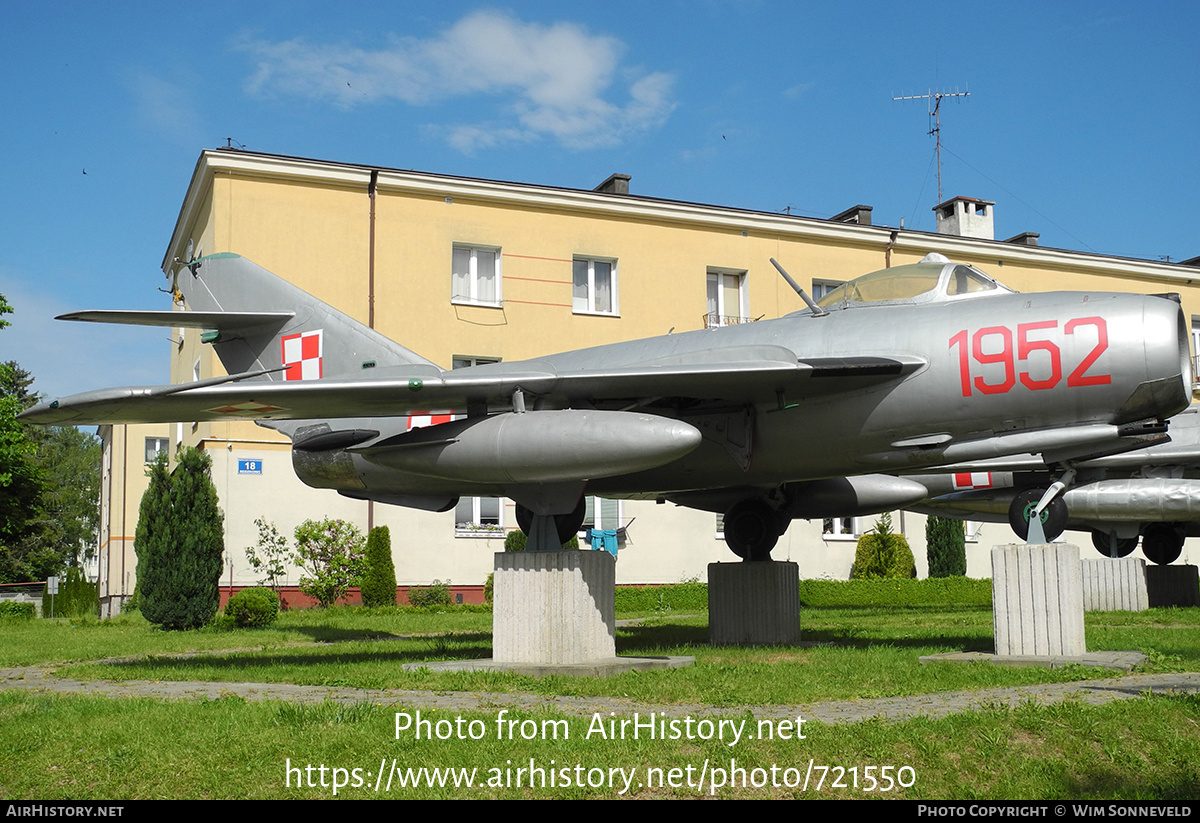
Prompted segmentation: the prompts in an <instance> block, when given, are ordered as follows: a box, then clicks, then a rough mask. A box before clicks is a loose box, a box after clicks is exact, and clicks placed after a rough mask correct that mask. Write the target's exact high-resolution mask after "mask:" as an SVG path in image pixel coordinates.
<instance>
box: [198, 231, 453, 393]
mask: <svg viewBox="0 0 1200 823" xmlns="http://www.w3.org/2000/svg"><path fill="white" fill-rule="evenodd" d="M175 285H176V288H177V289H178V291H179V292H180V293H181V294H182V295H183V297H184V300H185V301H186V304H187V307H188V309H190V310H192V311H195V312H202V313H205V314H206V315H215V316H216V320H215V321H214V322H211V323H207V324H205V328H208V329H209V330H210V332H212V331H215V332H216V334H215V336H213V337H212V338H206V339H207V340H209V342H212V343H213V346H214V348H215V350H216V353H217V356H218V357H219V358H220V359H221V363H222V364H223V365H224V366H225V369H226V371H228V372H229V373H230V374H240V373H245V372H252V371H270V372H271V374H270V379H272V380H312V379H319V378H322V377H353V376H355V375H358V374H362V373H363V372H364V371H367V370H370V369H374V368H384V367H388V366H434V367H435V368H436V366H435V364H433V363H432V362H430V361H429V360H426V359H425V358H423V357H421V356H420V355H418V354H417V353H415V352H413V351H410V350H409V349H406V348H405V347H404V346H401V345H400V344H399V343H396V342H395V341H393V340H390V339H389V338H387V337H385V336H384V335H382V334H380V333H379V332H377V331H375V330H374V329H371V328H368V327H367V326H366V325H364V324H363V323H360V322H359V321H357V320H355V319H354V318H352V317H350V316H349V315H346V314H344V313H342V312H340V311H338V310H337V309H335V308H334V307H333V306H330V305H329V304H327V303H324V302H322V301H320V300H318V299H317V298H315V297H313V296H312V295H311V294H309V293H308V292H306V291H304V290H303V289H300V288H298V287H297V286H294V285H292V284H291V283H289V282H287V281H286V280H284V279H283V278H281V277H278V276H276V275H274V274H272V273H271V272H269V271H267V270H266V269H264V268H262V267H261V266H258V265H256V264H254V263H252V262H250V261H249V260H247V259H246V258H244V257H241V256H240V255H236V254H229V253H221V254H212V255H208V256H207V257H202V258H200V259H199V260H196V261H194V262H193V263H192V264H191V265H189V266H185V267H183V268H182V269H180V271H179V273H178V274H177V275H176V283H175ZM221 315H224V316H226V317H227V318H228V321H227V322H225V321H222V320H221V319H220V316H221ZM255 315H257V316H258V317H259V318H261V322H257V323H253V324H248V323H247V322H245V320H244V319H242V320H237V319H235V318H245V317H247V316H255ZM181 325H182V324H181Z"/></svg>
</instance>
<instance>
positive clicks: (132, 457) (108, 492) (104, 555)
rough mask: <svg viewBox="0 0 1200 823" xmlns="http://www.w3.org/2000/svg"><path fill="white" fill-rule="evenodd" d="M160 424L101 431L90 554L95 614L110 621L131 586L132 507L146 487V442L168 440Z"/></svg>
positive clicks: (134, 579)
mask: <svg viewBox="0 0 1200 823" xmlns="http://www.w3.org/2000/svg"><path fill="white" fill-rule="evenodd" d="M170 429H171V427H170V426H168V425H166V424H162V423H159V424H128V425H125V424H121V425H113V426H101V427H100V429H99V432H98V433H99V436H100V448H101V451H100V454H101V457H100V460H101V473H100V529H99V537H98V539H99V545H98V546H97V552H96V563H97V576H96V581H97V583H98V584H99V587H98V591H99V595H100V615H101V616H102V617H112V616H113V615H117V614H120V613H121V606H122V605H123V604H124V602H125V601H126V600H128V599H129V597H130V596H132V595H133V592H134V589H135V587H136V586H137V554H136V553H135V551H134V545H133V538H134V533H135V532H136V530H137V519H138V507H139V506H140V505H141V500H142V494H143V493H144V492H145V491H146V488H147V486H149V478H148V477H147V475H146V440H147V438H157V439H160V440H168V442H169V437H170Z"/></svg>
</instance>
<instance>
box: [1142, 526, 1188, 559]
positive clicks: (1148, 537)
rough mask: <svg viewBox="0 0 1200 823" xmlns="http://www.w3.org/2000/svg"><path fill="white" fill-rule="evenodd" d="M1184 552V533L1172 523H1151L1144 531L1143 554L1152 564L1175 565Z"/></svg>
mask: <svg viewBox="0 0 1200 823" xmlns="http://www.w3.org/2000/svg"><path fill="white" fill-rule="evenodd" d="M1182 551H1183V533H1182V532H1181V531H1180V530H1179V529H1177V528H1175V527H1174V526H1172V525H1171V524H1170V523H1151V524H1150V525H1149V526H1147V527H1146V528H1145V529H1143V530H1142V554H1144V555H1146V559H1147V560H1149V561H1150V562H1151V563H1157V564H1158V565H1160V566H1166V565H1168V564H1170V563H1174V562H1175V561H1176V560H1178V559H1179V555H1180V553H1181V552H1182Z"/></svg>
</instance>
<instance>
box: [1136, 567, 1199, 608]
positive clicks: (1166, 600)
mask: <svg viewBox="0 0 1200 823" xmlns="http://www.w3.org/2000/svg"><path fill="white" fill-rule="evenodd" d="M1146 588H1147V589H1148V590H1149V595H1150V606H1151V608H1155V609H1165V608H1169V607H1171V606H1180V607H1185V606H1200V585H1197V570H1196V567H1195V566H1184V565H1180V566H1155V565H1151V566H1147V567H1146Z"/></svg>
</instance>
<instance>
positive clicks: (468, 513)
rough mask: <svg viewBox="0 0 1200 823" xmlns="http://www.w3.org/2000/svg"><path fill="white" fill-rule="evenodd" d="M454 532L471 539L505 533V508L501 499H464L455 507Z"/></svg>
mask: <svg viewBox="0 0 1200 823" xmlns="http://www.w3.org/2000/svg"><path fill="white" fill-rule="evenodd" d="M454 532H455V534H462V535H466V536H471V537H477V536H486V535H491V534H493V533H494V534H498V535H503V533H504V506H503V505H502V503H501V500H500V498H499V497H463V498H460V499H459V501H458V505H457V506H455V507H454Z"/></svg>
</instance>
